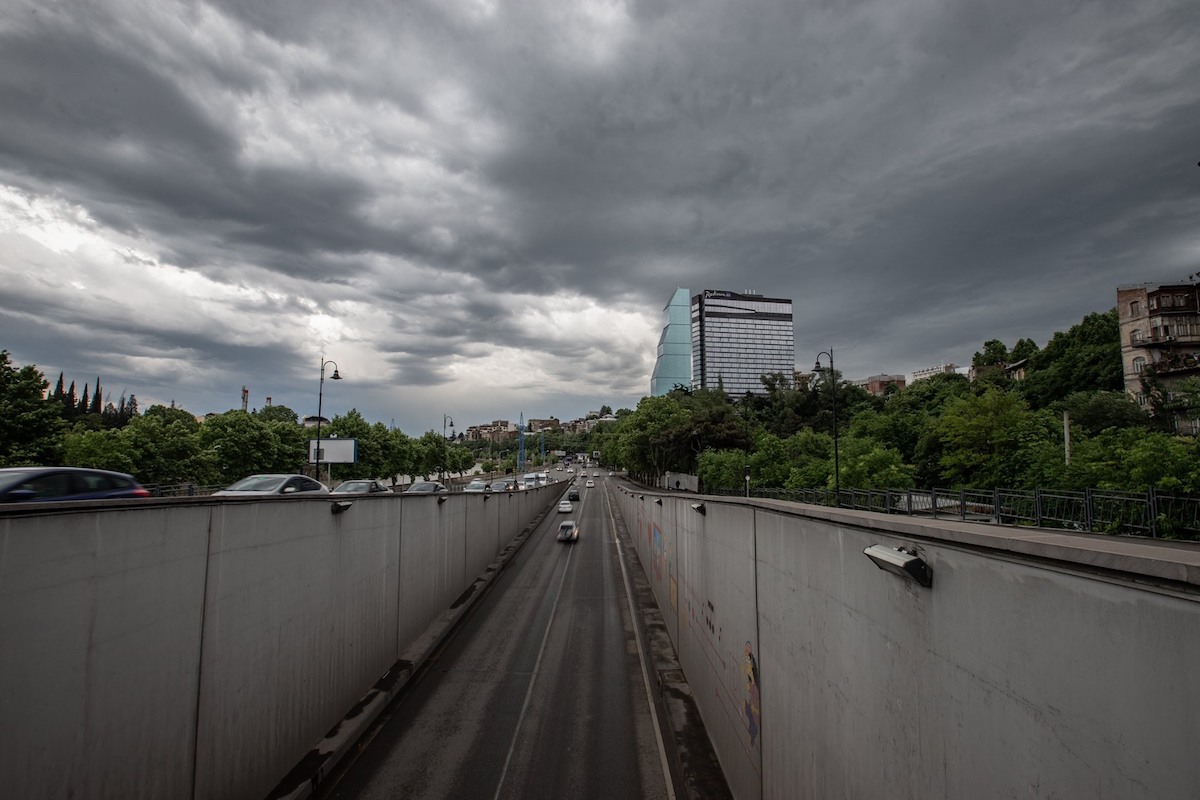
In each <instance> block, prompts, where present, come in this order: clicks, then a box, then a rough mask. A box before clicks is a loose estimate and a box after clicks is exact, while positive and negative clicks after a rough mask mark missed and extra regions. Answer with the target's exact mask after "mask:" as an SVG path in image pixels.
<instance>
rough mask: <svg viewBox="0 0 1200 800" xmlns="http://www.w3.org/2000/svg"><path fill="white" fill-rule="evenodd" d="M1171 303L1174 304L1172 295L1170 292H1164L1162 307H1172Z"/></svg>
mask: <svg viewBox="0 0 1200 800" xmlns="http://www.w3.org/2000/svg"><path fill="white" fill-rule="evenodd" d="M1171 305H1172V303H1171V295H1169V294H1164V295H1163V296H1162V307H1163V308H1170V307H1171Z"/></svg>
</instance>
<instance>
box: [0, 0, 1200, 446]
mask: <svg viewBox="0 0 1200 800" xmlns="http://www.w3.org/2000/svg"><path fill="white" fill-rule="evenodd" d="M0 8H2V9H3V14H2V15H0V20H3V21H2V22H0V286H2V287H3V288H2V289H0V292H2V293H3V302H2V303H0V347H2V348H4V349H7V350H9V352H10V353H11V356H12V359H13V361H14V362H15V363H18V364H36V365H37V366H38V368H39V369H41V370H42V371H43V372H44V373H45V374H46V377H47V379H48V380H50V381H51V382H52V383H53V381H54V380H55V379H56V378H57V376H58V373H59V372H60V371H63V372H64V373H65V376H66V378H67V380H68V382H69V381H71V380H74V381H76V383H77V385H79V386H82V384H83V383H89V384H94V382H95V380H96V377H97V375H98V376H99V377H100V379H101V383H102V384H103V386H104V388H105V391H106V393H109V397H108V399H112V400H114V401H115V400H116V399H117V398H119V396H120V395H121V394H122V393H124V394H129V393H134V394H136V395H137V397H138V401H139V404H140V405H141V406H142V407H143V408H145V407H148V406H149V405H151V404H153V403H170V402H171V401H172V400H174V401H175V402H176V403H177V404H178V405H180V406H182V407H184V408H186V409H187V410H188V411H191V412H193V413H196V414H204V413H207V412H221V411H225V410H228V409H230V408H238V407H240V405H241V389H242V386H243V385H244V386H246V387H248V389H249V391H250V406H251V407H252V408H261V407H262V406H263V405H264V404H265V402H266V398H267V397H268V396H270V397H272V399H273V402H274V403H276V404H281V405H286V406H288V407H290V408H292V409H293V410H295V411H296V412H297V413H298V414H299V415H300V416H302V417H303V416H306V415H310V414H315V413H316V406H317V388H318V377H319V365H320V363H321V359H322V357H324V358H326V359H332V360H334V361H335V362H337V364H338V367H339V370H340V373H341V375H342V376H343V378H344V380H341V381H338V382H336V383H335V384H332V385H330V384H329V383H327V384H326V392H325V396H324V409H323V410H324V412H325V416H326V417H330V418H332V417H333V416H335V415H338V414H343V413H345V412H347V411H349V410H350V409H351V408H357V409H358V410H359V411H360V412H362V413H363V415H364V416H365V417H366V418H367V419H368V420H370V421H372V422H376V421H378V422H383V423H385V424H391V423H392V422H393V421H394V423H395V424H396V425H397V426H398V427H400V428H402V429H403V430H405V431H406V432H409V433H412V434H417V435H419V434H420V433H422V432H424V431H427V430H438V431H440V430H441V423H442V416H443V415H444V414H449V415H450V416H452V417H453V418H454V419H455V420H456V421H457V422H459V423H460V426H463V427H465V425H469V424H476V423H479V422H487V421H490V420H493V419H511V420H516V419H517V418H518V417H519V415H520V414H521V413H522V412H523V413H524V414H525V416H526V417H527V418H528V417H550V416H555V417H558V418H560V419H564V420H567V419H573V418H577V417H581V416H583V415H584V414H585V413H586V412H587V411H589V410H597V409H599V408H600V407H601V406H602V405H610V406H612V407H613V408H614V409H618V408H622V407H628V408H633V407H635V406H636V405H637V402H638V400H639V399H640V398H641V397H643V396H644V395H647V394H648V393H649V385H650V376H651V372H652V370H653V366H654V361H655V346H656V344H657V340H658V336H659V333H660V332H661V330H662V319H661V312H662V309H663V306H664V305H665V304H666V302H667V301H668V300H669V299H670V297H671V295H672V293H673V292H674V291H675V289H676V288H677V287H684V288H688V289H689V290H691V291H699V290H702V289H720V290H728V291H734V292H744V291H746V290H748V289H749V290H753V291H756V292H759V293H762V294H764V295H767V296H773V297H786V298H791V299H792V301H793V312H794V316H795V332H796V361H797V365H798V366H799V367H800V368H801V369H808V368H810V366H811V364H812V362H813V360H814V359H815V357H816V354H817V353H818V352H819V351H822V350H828V349H829V348H830V347H831V346H832V347H833V348H835V350H836V353H837V367H838V369H839V371H841V372H842V373H843V375H844V376H845V377H846V378H847V379H850V380H854V379H861V378H865V377H867V376H869V375H874V374H894V373H903V374H906V375H910V374H911V373H912V372H913V371H914V370H917V369H921V368H925V367H929V366H933V365H936V364H939V363H943V362H954V363H957V364H960V365H961V364H966V363H969V361H970V358H971V355H972V354H973V353H974V352H975V351H976V350H979V349H981V347H982V344H983V342H984V341H986V340H988V339H1000V340H1002V341H1004V342H1005V343H1007V344H1009V345H1010V346H1011V345H1012V344H1013V343H1015V342H1016V340H1017V339H1019V338H1022V337H1028V338H1032V339H1033V340H1034V341H1036V342H1037V343H1038V344H1039V345H1041V346H1044V345H1045V343H1046V342H1047V341H1048V340H1049V338H1050V337H1051V336H1052V335H1053V333H1054V332H1055V331H1059V330H1066V329H1067V328H1069V327H1070V326H1072V325H1074V324H1075V323H1077V322H1078V321H1079V320H1080V319H1082V318H1083V317H1084V316H1085V315H1086V314H1088V313H1091V312H1096V311H1106V310H1108V309H1110V308H1112V307H1113V306H1114V304H1115V299H1116V288H1117V286H1119V285H1127V284H1136V283H1142V282H1160V281H1161V282H1181V281H1186V280H1187V276H1188V275H1190V274H1193V273H1196V272H1198V271H1200V225H1197V220H1198V219H1200V169H1198V168H1197V161H1198V160H1200V82H1198V81H1197V80H1196V76H1197V75H1200V4H1198V3H1196V2H1195V0H1162V1H1161V2H1150V3H1125V2H1118V1H1117V0H1097V1H1096V2H1091V3H1086V4H1046V3H1043V2H1035V1H1034V0H1016V2H1011V3H1005V4H967V5H965V6H964V5H962V4H947V3H930V2H926V1H925V0H889V1H888V2H883V0H864V1H863V2H855V3H832V4H829V3H826V4H821V5H817V4H807V3H800V4H797V3H793V2H784V1H783V0H762V1H761V2H760V1H758V0H750V2H747V3H740V4H730V3H727V2H716V0H694V1H693V0H689V2H683V1H682V0H679V1H678V2H675V1H674V0H627V1H626V2H621V1H620V0H575V2H570V3H562V2H557V1H556V0H555V1H552V0H527V1H526V2H516V3H498V2H494V1H493V0H402V1H401V2H398V3H375V2H361V0H348V2H346V3H339V4H329V3H325V2H318V1H317V0H295V2H289V3H242V2H177V1H176V0H155V1H154V2H149V0H97V2H93V3H86V4H69V5H62V4H45V3H42V2H32V1H30V2H25V0H0Z"/></svg>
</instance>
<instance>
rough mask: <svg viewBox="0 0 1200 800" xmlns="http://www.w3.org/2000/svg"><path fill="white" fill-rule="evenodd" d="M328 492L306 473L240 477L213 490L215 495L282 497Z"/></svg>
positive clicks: (323, 485) (321, 484)
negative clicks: (224, 486)
mask: <svg viewBox="0 0 1200 800" xmlns="http://www.w3.org/2000/svg"><path fill="white" fill-rule="evenodd" d="M297 494H299V495H318V494H329V490H328V489H326V488H325V484H323V483H321V482H320V481H315V480H313V479H312V478H310V477H308V476H307V475H281V474H263V475H251V476H250V477H248V478H242V479H241V480H240V481H238V482H237V483H234V484H231V485H230V486H228V487H227V488H225V489H221V490H220V491H218V492H213V495H214V496H217V497H284V496H288V497H290V496H292V495H297Z"/></svg>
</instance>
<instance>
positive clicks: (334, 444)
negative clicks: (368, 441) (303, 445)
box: [308, 436, 358, 464]
mask: <svg viewBox="0 0 1200 800" xmlns="http://www.w3.org/2000/svg"><path fill="white" fill-rule="evenodd" d="M308 463H310V464H315V463H317V440H316V439H309V440H308ZM321 463H322V464H356V463H358V439H326V438H325V437H324V436H322V437H321Z"/></svg>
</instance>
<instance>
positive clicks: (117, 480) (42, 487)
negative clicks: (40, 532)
mask: <svg viewBox="0 0 1200 800" xmlns="http://www.w3.org/2000/svg"><path fill="white" fill-rule="evenodd" d="M149 496H150V492H148V491H147V490H146V489H145V487H143V486H142V485H141V484H140V483H138V482H137V481H135V480H134V479H133V476H132V475H126V474H125V473H123V472H109V471H108V470H106V469H84V468H82V467H7V468H5V469H0V503H21V502H27V501H37V502H45V501H48V500H107V499H110V498H114V497H149Z"/></svg>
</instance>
